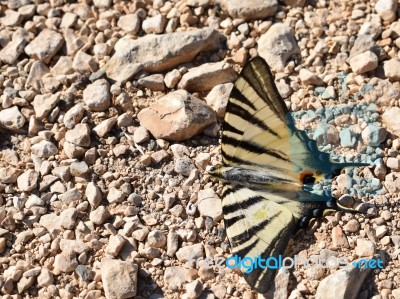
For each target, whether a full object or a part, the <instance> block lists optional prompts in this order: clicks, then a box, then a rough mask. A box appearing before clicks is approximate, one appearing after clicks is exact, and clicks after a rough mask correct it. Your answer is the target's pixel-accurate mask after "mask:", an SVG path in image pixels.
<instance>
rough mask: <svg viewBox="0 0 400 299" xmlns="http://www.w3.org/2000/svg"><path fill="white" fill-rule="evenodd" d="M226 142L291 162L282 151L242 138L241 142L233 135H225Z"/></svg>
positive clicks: (252, 151)
mask: <svg viewBox="0 0 400 299" xmlns="http://www.w3.org/2000/svg"><path fill="white" fill-rule="evenodd" d="M224 144H229V145H232V146H234V147H239V148H242V149H244V150H246V151H248V152H251V153H255V154H265V155H268V156H271V157H274V158H277V159H279V160H282V161H285V162H291V161H290V160H289V159H288V158H286V157H284V156H283V155H282V154H284V153H283V152H282V151H279V150H272V149H269V148H265V147H262V146H259V145H258V144H256V143H253V142H251V141H247V140H241V141H240V143H239V142H238V140H237V139H235V138H233V137H229V136H224Z"/></svg>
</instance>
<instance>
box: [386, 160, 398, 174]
mask: <svg viewBox="0 0 400 299" xmlns="http://www.w3.org/2000/svg"><path fill="white" fill-rule="evenodd" d="M386 166H387V167H389V168H390V169H391V170H392V171H396V172H398V171H400V160H399V159H396V158H393V157H389V158H388V159H387V161H386Z"/></svg>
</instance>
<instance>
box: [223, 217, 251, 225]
mask: <svg viewBox="0 0 400 299" xmlns="http://www.w3.org/2000/svg"><path fill="white" fill-rule="evenodd" d="M245 218H246V217H245V216H244V215H243V214H239V215H237V216H233V217H230V218H228V217H227V215H225V217H224V223H225V226H226V227H230V226H232V225H234V224H235V223H236V222H238V221H240V220H243V219H245Z"/></svg>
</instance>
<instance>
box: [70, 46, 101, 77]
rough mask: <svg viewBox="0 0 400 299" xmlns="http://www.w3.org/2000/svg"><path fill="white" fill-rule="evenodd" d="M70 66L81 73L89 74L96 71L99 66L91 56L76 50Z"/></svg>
mask: <svg viewBox="0 0 400 299" xmlns="http://www.w3.org/2000/svg"><path fill="white" fill-rule="evenodd" d="M72 68H73V69H74V70H76V71H78V72H80V73H81V74H90V73H94V72H96V71H97V70H98V68H99V66H98V65H97V62H96V60H95V59H94V58H93V56H91V55H89V54H87V53H85V52H83V51H78V52H77V53H76V54H75V56H74V60H73V61H72Z"/></svg>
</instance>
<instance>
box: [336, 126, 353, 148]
mask: <svg viewBox="0 0 400 299" xmlns="http://www.w3.org/2000/svg"><path fill="white" fill-rule="evenodd" d="M339 137H340V145H341V146H342V147H349V148H352V147H354V146H355V145H356V143H357V138H356V137H355V136H353V134H352V131H351V129H350V128H343V129H342V130H341V131H340V132H339Z"/></svg>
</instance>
